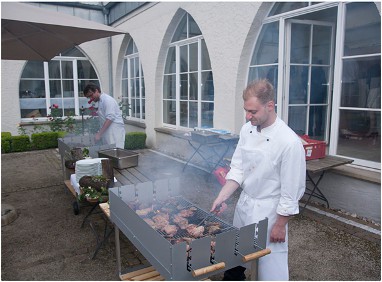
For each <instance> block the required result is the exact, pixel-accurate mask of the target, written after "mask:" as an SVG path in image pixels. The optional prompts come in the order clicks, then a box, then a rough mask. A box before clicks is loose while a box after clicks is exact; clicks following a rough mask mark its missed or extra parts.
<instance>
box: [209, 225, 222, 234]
mask: <svg viewBox="0 0 382 282" xmlns="http://www.w3.org/2000/svg"><path fill="white" fill-rule="evenodd" d="M206 230H207V232H208V234H216V233H218V232H220V230H221V229H220V226H219V225H210V226H206Z"/></svg>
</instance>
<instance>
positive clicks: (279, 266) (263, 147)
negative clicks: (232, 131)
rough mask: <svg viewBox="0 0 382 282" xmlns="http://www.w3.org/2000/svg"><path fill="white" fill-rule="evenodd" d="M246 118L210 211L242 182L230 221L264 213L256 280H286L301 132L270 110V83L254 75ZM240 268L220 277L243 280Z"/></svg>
mask: <svg viewBox="0 0 382 282" xmlns="http://www.w3.org/2000/svg"><path fill="white" fill-rule="evenodd" d="M243 100H244V110H245V111H246V118H247V120H248V122H247V123H246V124H245V125H244V126H243V127H242V129H241V131H240V139H239V142H238V145H237V147H236V150H235V152H234V154H233V157H232V162H231V169H230V171H229V173H228V174H227V176H226V180H227V182H226V184H225V185H224V186H223V188H222V190H221V192H220V193H219V195H218V197H217V198H216V199H215V201H214V203H213V205H212V208H211V211H213V210H215V208H216V207H217V206H219V205H222V207H223V208H221V209H220V211H221V212H222V211H223V210H224V207H226V204H225V201H226V200H227V199H228V198H229V197H230V196H231V195H232V193H233V192H234V191H235V190H236V189H237V188H239V187H240V186H241V187H242V189H243V191H242V193H241V195H240V198H239V200H238V203H237V205H236V210H235V215H234V220H233V225H234V226H236V227H238V228H240V227H242V226H245V225H248V224H252V223H257V222H259V221H260V220H263V219H264V218H266V217H267V218H268V238H267V248H270V249H271V254H269V255H267V256H264V257H262V258H260V259H259V264H258V279H259V280H289V270H288V224H287V223H288V220H289V218H290V216H292V215H295V214H298V213H299V204H298V202H299V200H300V198H301V197H302V196H303V194H304V191H305V175H306V164H305V151H304V148H303V145H302V143H301V140H300V138H299V137H298V136H297V135H296V134H295V133H294V131H293V130H292V129H291V128H289V127H288V126H287V125H286V124H285V123H284V122H283V121H282V120H281V119H280V118H279V117H277V114H276V112H275V102H274V90H273V86H272V85H271V84H270V83H269V82H268V81H267V80H259V81H256V82H253V83H251V84H249V85H248V86H247V88H246V89H245V90H244V93H243ZM244 271H245V268H244V267H240V266H239V267H236V268H233V269H231V270H228V271H226V272H225V276H224V279H223V280H244V279H245V275H244Z"/></svg>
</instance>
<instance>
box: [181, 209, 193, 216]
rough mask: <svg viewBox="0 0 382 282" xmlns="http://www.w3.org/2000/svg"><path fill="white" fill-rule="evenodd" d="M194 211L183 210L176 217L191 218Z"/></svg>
mask: <svg viewBox="0 0 382 282" xmlns="http://www.w3.org/2000/svg"><path fill="white" fill-rule="evenodd" d="M194 212H195V211H194V210H192V209H184V210H181V211H180V212H179V213H178V215H180V216H182V217H191V216H193V215H194Z"/></svg>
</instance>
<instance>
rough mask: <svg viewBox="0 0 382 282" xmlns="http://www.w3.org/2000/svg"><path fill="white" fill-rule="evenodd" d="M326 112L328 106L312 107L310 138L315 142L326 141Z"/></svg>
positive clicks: (310, 113)
mask: <svg viewBox="0 0 382 282" xmlns="http://www.w3.org/2000/svg"><path fill="white" fill-rule="evenodd" d="M326 111H327V107H326V106H312V107H310V109H309V131H308V135H309V136H310V138H312V139H315V140H325V130H326V128H325V127H326Z"/></svg>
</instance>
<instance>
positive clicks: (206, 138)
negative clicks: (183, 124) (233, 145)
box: [191, 130, 219, 144]
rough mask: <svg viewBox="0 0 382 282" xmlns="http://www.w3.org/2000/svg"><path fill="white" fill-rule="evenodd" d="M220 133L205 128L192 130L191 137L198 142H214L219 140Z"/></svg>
mask: <svg viewBox="0 0 382 282" xmlns="http://www.w3.org/2000/svg"><path fill="white" fill-rule="evenodd" d="M218 137H219V134H217V133H214V132H209V131H205V130H201V131H191V139H192V140H193V141H195V142H198V143H202V144H205V143H214V142H217V141H218Z"/></svg>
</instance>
